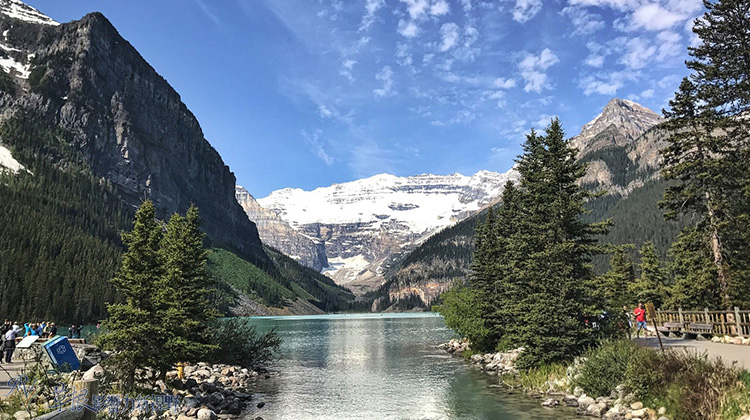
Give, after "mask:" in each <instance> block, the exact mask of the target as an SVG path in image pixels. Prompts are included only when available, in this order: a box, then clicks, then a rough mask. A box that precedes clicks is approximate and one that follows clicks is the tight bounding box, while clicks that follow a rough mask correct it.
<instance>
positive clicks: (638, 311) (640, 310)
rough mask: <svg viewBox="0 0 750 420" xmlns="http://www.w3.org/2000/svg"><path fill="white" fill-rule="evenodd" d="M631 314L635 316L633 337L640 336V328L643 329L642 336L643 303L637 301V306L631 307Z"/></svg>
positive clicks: (644, 311)
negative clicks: (635, 327) (635, 326)
mask: <svg viewBox="0 0 750 420" xmlns="http://www.w3.org/2000/svg"><path fill="white" fill-rule="evenodd" d="M633 315H634V316H635V323H636V325H637V329H636V330H635V337H636V338H640V336H641V329H643V336H644V337H645V336H646V310H645V309H643V303H641V302H638V307H637V308H635V309H633Z"/></svg>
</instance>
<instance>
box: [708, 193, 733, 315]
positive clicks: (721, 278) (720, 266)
mask: <svg viewBox="0 0 750 420" xmlns="http://www.w3.org/2000/svg"><path fill="white" fill-rule="evenodd" d="M706 201H707V203H706V204H707V205H706V208H707V209H708V219H709V223H710V229H711V232H710V234H711V252H712V253H713V259H714V265H715V266H716V273H717V276H716V281H717V283H719V290H720V292H721V303H722V306H724V308H726V309H731V302H730V300H729V290H728V289H729V287H728V285H727V273H726V267H724V255H723V253H722V248H721V240H720V239H719V229H718V228H717V227H716V224H717V223H716V213H715V212H714V208H713V206H712V205H711V194H710V193H709V192H706Z"/></svg>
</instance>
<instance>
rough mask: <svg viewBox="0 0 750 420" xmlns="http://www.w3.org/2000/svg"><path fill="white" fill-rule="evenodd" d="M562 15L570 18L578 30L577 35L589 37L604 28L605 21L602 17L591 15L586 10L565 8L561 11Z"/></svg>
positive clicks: (575, 32)
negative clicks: (588, 35)
mask: <svg viewBox="0 0 750 420" xmlns="http://www.w3.org/2000/svg"><path fill="white" fill-rule="evenodd" d="M560 14H561V15H564V16H567V17H568V18H570V21H571V22H572V23H573V26H575V27H576V30H575V31H573V33H574V34H577V35H587V34H591V33H594V32H596V31H598V30H600V29H602V28H604V20H603V19H602V17H601V16H600V15H597V14H595V13H589V12H588V11H587V10H586V9H583V8H580V7H570V6H569V7H565V8H563V9H562V11H560Z"/></svg>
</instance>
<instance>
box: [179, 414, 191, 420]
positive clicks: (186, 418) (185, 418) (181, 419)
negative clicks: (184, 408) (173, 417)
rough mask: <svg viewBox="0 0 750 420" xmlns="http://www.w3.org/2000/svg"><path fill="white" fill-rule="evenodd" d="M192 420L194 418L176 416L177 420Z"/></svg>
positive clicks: (181, 415)
mask: <svg viewBox="0 0 750 420" xmlns="http://www.w3.org/2000/svg"><path fill="white" fill-rule="evenodd" d="M194 419H195V417H190V416H186V415H184V414H180V415H179V416H177V420H194Z"/></svg>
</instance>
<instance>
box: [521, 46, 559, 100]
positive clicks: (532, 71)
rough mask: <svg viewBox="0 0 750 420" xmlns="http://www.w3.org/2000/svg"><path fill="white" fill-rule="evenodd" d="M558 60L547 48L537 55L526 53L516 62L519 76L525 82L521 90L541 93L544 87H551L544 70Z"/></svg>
mask: <svg viewBox="0 0 750 420" xmlns="http://www.w3.org/2000/svg"><path fill="white" fill-rule="evenodd" d="M558 61H560V60H559V59H558V58H557V56H556V55H555V53H553V52H552V51H551V50H550V49H549V48H545V49H544V50H542V52H541V53H539V55H534V54H529V53H527V55H526V57H525V58H524V59H523V60H521V62H520V63H519V64H518V69H519V70H520V71H521V77H522V78H523V80H524V81H525V82H526V85H525V86H524V88H523V90H525V91H526V92H536V93H541V92H542V90H544V89H551V86H550V84H549V82H548V81H547V73H545V71H546V70H547V69H548V68H549V67H551V66H552V65H554V64H556V63H557V62H558Z"/></svg>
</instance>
